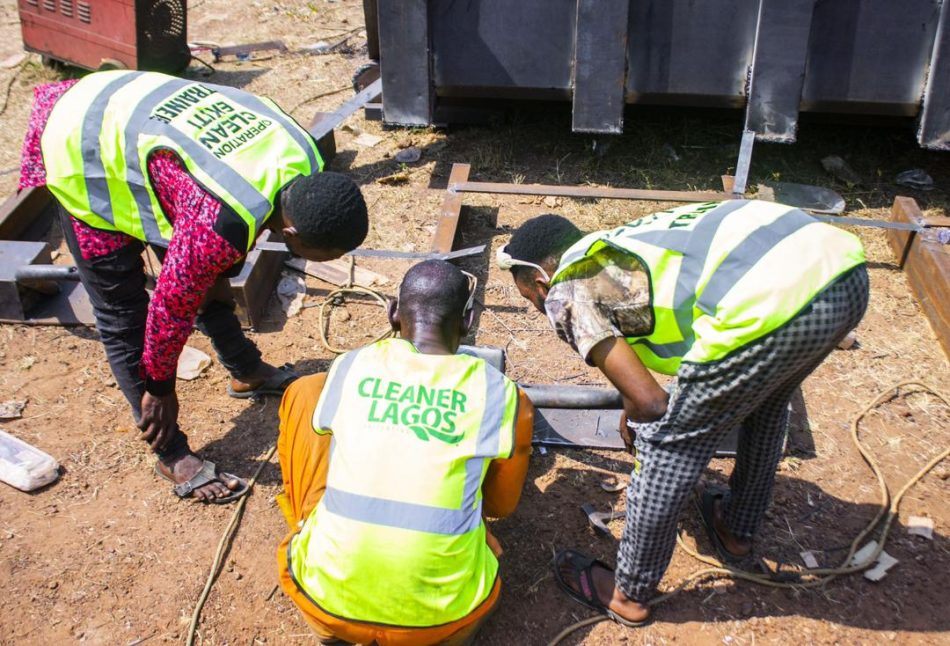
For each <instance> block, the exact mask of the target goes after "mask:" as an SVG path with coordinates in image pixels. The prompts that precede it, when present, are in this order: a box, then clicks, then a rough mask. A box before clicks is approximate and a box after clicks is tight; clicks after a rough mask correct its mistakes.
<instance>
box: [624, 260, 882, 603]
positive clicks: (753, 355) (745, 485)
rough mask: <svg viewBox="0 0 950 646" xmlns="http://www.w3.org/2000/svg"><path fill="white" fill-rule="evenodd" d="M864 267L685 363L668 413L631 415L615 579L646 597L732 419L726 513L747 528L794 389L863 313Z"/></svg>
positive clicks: (771, 478) (760, 502)
mask: <svg viewBox="0 0 950 646" xmlns="http://www.w3.org/2000/svg"><path fill="white" fill-rule="evenodd" d="M867 303H868V275H867V269H866V267H865V266H864V265H860V266H858V267H855V268H854V269H852V270H850V271H849V272H847V273H846V274H844V275H842V276H840V277H839V278H838V279H836V280H835V282H833V283H832V284H831V285H829V286H828V287H826V288H825V289H824V290H823V291H822V292H821V293H820V294H819V295H818V296H817V297H816V298H815V299H814V300H813V301H812V303H811V304H810V305H809V306H808V307H807V308H806V309H805V310H803V311H802V312H800V313H799V314H798V315H797V316H796V317H795V318H794V319H792V320H791V321H790V322H789V323H787V324H786V325H785V326H783V327H782V328H780V329H778V330H776V331H774V332H772V333H770V334H769V335H767V336H766V337H764V338H763V339H760V340H757V341H755V342H753V343H752V344H750V345H748V346H746V347H745V348H742V349H741V350H739V351H737V352H735V353H734V354H732V355H729V356H728V357H726V358H725V359H723V360H721V361H718V362H716V363H713V364H686V363H684V364H682V365H681V367H680V370H679V372H678V374H677V378H676V380H675V381H674V383H673V386H672V389H671V394H670V401H669V405H668V409H667V412H666V414H665V415H664V416H663V417H662V418H661V419H659V420H657V421H655V422H650V423H647V424H637V425H636V427H635V432H636V440H635V446H636V449H637V453H638V457H639V460H640V470H639V473H637V472H636V471H635V472H634V473H633V474H632V475H631V479H630V486H629V487H628V489H627V517H626V525H625V526H624V531H623V536H622V538H621V540H620V548H619V550H618V553H617V570H616V583H617V587H618V588H619V589H620V590H622V591H623V592H624V593H625V594H626V595H627V596H628V597H630V598H631V599H634V600H636V601H641V602H645V601H647V600H648V599H649V598H650V597H652V596H653V595H654V594H655V592H656V587H657V584H659V582H660V579H661V578H663V574H664V573H665V572H666V568H667V566H668V565H669V562H670V558H671V557H672V555H673V548H674V546H675V545H676V522H677V517H678V516H679V514H680V512H681V511H682V508H683V506H684V505H685V504H686V503H687V501H688V498H689V495H690V493H691V492H692V489H693V487H694V486H695V485H696V482H697V481H698V480H699V477H700V475H701V474H702V472H703V469H705V467H706V465H707V464H709V461H710V459H712V457H713V454H714V452H715V450H716V448H717V447H718V446H719V444H720V442H722V440H723V438H724V437H725V436H726V435H727V434H728V433H729V432H730V431H731V430H732V429H733V428H735V427H736V426H738V427H739V446H738V451H737V453H736V459H735V469H734V470H733V473H732V476H731V478H730V480H729V489H730V492H729V495H728V496H727V498H726V499H725V501H724V502H725V508H724V512H725V520H726V524H727V526H728V527H729V529H730V530H731V531H732V532H733V533H734V534H735V535H736V536H738V537H742V538H751V537H752V535H753V534H754V533H755V531H756V530H757V529H758V527H759V525H760V524H761V522H762V519H763V517H764V516H765V510H766V508H767V507H768V505H769V501H770V500H771V496H772V485H773V484H774V482H775V469H776V467H777V466H778V462H779V460H780V459H781V454H782V447H783V444H784V437H785V427H786V422H787V416H788V404H789V399H790V398H791V395H792V393H793V392H794V390H795V389H796V388H797V387H798V386H799V385H801V383H802V382H803V381H804V380H805V378H806V377H807V376H808V375H809V374H811V372H812V371H814V370H815V368H817V367H818V365H819V364H820V363H821V362H822V361H823V360H824V359H825V357H827V356H828V354H830V353H831V351H832V350H833V349H834V348H835V346H836V345H837V344H838V342H839V341H841V339H842V338H844V336H845V335H846V334H847V333H848V332H849V331H850V330H852V329H853V328H855V327H856V326H857V324H858V323H859V322H860V320H861V317H862V316H864V311H865V309H867Z"/></svg>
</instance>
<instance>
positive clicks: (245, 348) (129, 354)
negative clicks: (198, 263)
mask: <svg viewBox="0 0 950 646" xmlns="http://www.w3.org/2000/svg"><path fill="white" fill-rule="evenodd" d="M60 219H61V223H62V225H63V236H64V238H65V239H66V245H67V246H68V247H69V251H70V253H72V255H73V258H74V259H75V262H76V267H77V268H78V270H79V278H80V281H81V282H82V284H83V287H85V288H86V291H87V292H88V293H89V301H90V303H91V304H92V309H93V313H94V314H95V317H96V329H97V330H98V331H99V338H100V339H101V340H102V345H103V346H104V347H105V351H106V357H107V358H108V360H109V366H110V367H111V368H112V374H113V376H114V377H115V381H116V384H117V385H118V386H119V389H120V390H121V391H122V394H123V395H125V398H126V399H127V400H128V402H129V406H131V408H132V415H133V417H134V418H135V421H136V423H138V421H139V419H140V417H141V413H142V411H141V403H142V395H144V394H145V381H144V379H143V378H142V375H141V373H140V371H139V364H140V362H141V360H142V353H143V351H144V349H145V321H146V318H147V316H148V302H149V299H148V292H146V291H145V263H144V261H143V260H142V252H143V251H144V249H145V247H144V245H143V244H142V243H141V242H137V241H136V242H133V243H131V244H128V245H126V246H124V247H122V248H121V249H117V250H116V251H113V252H112V253H110V254H107V255H105V256H101V257H99V258H93V259H92V260H85V259H84V258H83V257H82V254H81V253H80V251H79V243H78V241H77V240H76V234H75V232H74V231H73V226H72V222H71V221H70V218H69V216H68V215H66V213H64V212H62V211H61V212H60ZM152 249H153V250H154V251H155V254H156V255H157V256H158V258H159V260H161V259H163V258H164V257H165V249H163V248H160V247H152ZM226 280H227V279H226V278H224V277H219V278H218V281H217V282H216V283H215V285H214V286H213V287H212V289H211V291H210V293H211V294H213V295H214V296H213V299H212V298H207V299H206V300H205V302H204V303H203V304H202V306H201V308H200V309H199V311H198V316H197V320H196V327H197V328H198V329H199V330H201V332H202V333H203V334H205V335H206V336H208V337H209V338H210V339H211V343H212V345H213V346H214V350H215V353H216V354H217V355H218V360H219V361H220V362H221V365H223V366H224V367H225V368H227V369H228V372H230V373H231V375H232V376H234V377H236V378H238V379H241V378H243V377H246V376H247V375H249V374H252V373H253V372H254V371H256V370H257V369H258V368H259V367H260V365H261V353H260V350H258V349H257V346H255V345H254V343H253V342H252V341H251V340H250V339H248V338H247V337H246V336H245V335H244V331H243V330H242V329H241V324H240V322H239V321H238V319H237V317H236V316H235V315H234V300H233V298H230V296H221V295H220V294H230V292H229V290H227V289H223V288H224V287H225V285H222V283H223V282H225V281H226ZM185 446H187V438H186V437H185V435H184V433H182V432H181V431H180V430H179V432H178V436H176V437H175V438H173V439H172V440H171V441H169V443H168V445H167V446H166V447H165V449H164V450H161V451H158V452H157V453H158V454H159V456H160V457H162V456H168V455H172V454H175V453H177V452H180V451H181V450H182V449H183V448H184V447H185Z"/></svg>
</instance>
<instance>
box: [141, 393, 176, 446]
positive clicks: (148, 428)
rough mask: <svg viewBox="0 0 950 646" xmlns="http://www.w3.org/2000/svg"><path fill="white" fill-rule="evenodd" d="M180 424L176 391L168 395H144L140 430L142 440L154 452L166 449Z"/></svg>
mask: <svg viewBox="0 0 950 646" xmlns="http://www.w3.org/2000/svg"><path fill="white" fill-rule="evenodd" d="M177 423H178V395H177V394H175V392H174V391H172V392H171V393H169V394H167V395H152V394H150V393H147V392H146V393H145V394H144V395H142V419H141V421H139V430H140V431H142V439H143V440H145V441H146V442H148V445H149V446H150V447H152V450H153V451H159V450H161V449H163V448H165V445H166V444H167V443H168V440H170V439H171V438H172V436H173V435H174V433H175V425H176V424H177Z"/></svg>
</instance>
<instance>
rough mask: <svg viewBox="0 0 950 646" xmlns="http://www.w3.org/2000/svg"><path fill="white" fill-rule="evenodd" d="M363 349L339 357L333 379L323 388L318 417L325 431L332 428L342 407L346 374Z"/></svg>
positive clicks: (318, 421)
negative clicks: (338, 410)
mask: <svg viewBox="0 0 950 646" xmlns="http://www.w3.org/2000/svg"><path fill="white" fill-rule="evenodd" d="M362 351H363V348H359V349H358V350H351V351H349V352H347V353H346V354H344V355H343V356H342V357H340V358H339V359H337V361H339V362H340V365H339V366H337V369H336V371H335V372H334V373H333V379H331V380H330V383H329V384H326V385H325V387H324V389H323V394H322V398H323V404H322V407H321V408H320V417H319V418H318V419H317V426H319V427H320V428H321V429H322V430H324V431H329V430H330V429H331V426H330V425H331V424H332V423H333V418H334V417H335V416H336V411H337V409H339V408H340V401H341V400H342V399H343V384H344V383H345V382H346V375H347V374H348V373H349V372H350V368H351V367H352V365H353V361H354V360H356V355H358V354H359V353H360V352H362Z"/></svg>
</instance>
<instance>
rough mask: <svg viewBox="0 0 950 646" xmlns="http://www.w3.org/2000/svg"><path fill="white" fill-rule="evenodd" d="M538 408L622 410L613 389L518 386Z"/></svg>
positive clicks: (552, 385) (541, 385) (539, 385)
mask: <svg viewBox="0 0 950 646" xmlns="http://www.w3.org/2000/svg"><path fill="white" fill-rule="evenodd" d="M518 385H519V386H520V387H521V388H522V389H523V390H524V391H525V393H526V394H527V395H528V398H529V399H530V400H531V403H532V404H534V405H535V406H537V407H538V408H589V409H595V410H599V409H604V408H615V409H617V410H619V409H621V408H623V400H622V399H621V397H620V393H619V392H618V391H616V390H614V389H613V388H597V387H594V386H559V385H555V384H518Z"/></svg>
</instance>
